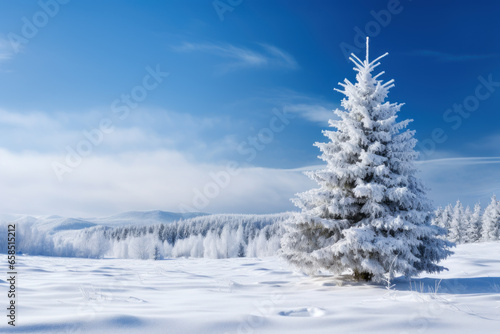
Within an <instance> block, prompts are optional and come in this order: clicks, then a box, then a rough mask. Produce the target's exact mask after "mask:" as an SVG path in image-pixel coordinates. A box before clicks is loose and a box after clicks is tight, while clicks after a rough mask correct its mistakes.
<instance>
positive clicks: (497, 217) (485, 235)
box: [481, 195, 500, 241]
mask: <svg viewBox="0 0 500 334" xmlns="http://www.w3.org/2000/svg"><path fill="white" fill-rule="evenodd" d="M482 221H483V222H482V225H483V226H482V231H481V240H482V241H494V240H497V239H498V232H499V227H500V202H499V201H498V200H497V198H496V196H495V195H493V197H492V198H491V202H490V204H489V205H488V206H487V207H486V209H484V213H483V219H482Z"/></svg>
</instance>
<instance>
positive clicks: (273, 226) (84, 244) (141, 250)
mask: <svg viewBox="0 0 500 334" xmlns="http://www.w3.org/2000/svg"><path fill="white" fill-rule="evenodd" d="M291 215H292V214H291V213H281V214H274V215H230V214H225V215H223V214H219V215H205V216H199V217H194V218H188V219H178V220H175V221H172V222H165V223H157V222H156V221H154V220H150V219H149V218H147V217H146V216H144V215H142V216H140V217H139V216H137V214H135V215H130V214H129V215H125V214H124V215H122V216H121V219H122V222H125V224H124V225H118V226H113V225H116V223H114V222H113V224H110V223H109V222H110V220H106V219H102V220H101V221H98V222H97V224H96V222H88V221H86V220H83V219H74V218H62V217H60V218H59V219H58V221H57V222H55V223H51V222H52V220H53V219H50V217H49V218H47V217H38V218H36V217H28V216H25V217H12V218H13V219H11V220H10V222H15V223H16V225H17V228H18V235H19V239H18V240H19V241H18V242H19V243H18V250H19V252H21V253H24V254H31V255H48V256H65V257H83V258H103V257H110V258H123V259H162V258H177V257H204V258H231V257H264V256H269V255H275V254H276V252H277V251H278V250H279V249H280V238H281V237H282V235H283V233H284V223H286V222H287V220H289V219H290V217H291ZM134 219H135V220H134ZM141 219H142V220H146V221H150V222H151V224H148V225H143V221H141ZM148 219H149V220H148ZM4 221H5V219H4ZM48 223H51V224H48ZM433 223H434V224H436V225H438V226H440V227H443V228H445V229H447V230H448V235H447V238H448V240H450V241H452V242H455V243H474V242H486V241H495V240H499V239H500V201H498V200H497V199H496V197H495V196H493V197H492V199H491V202H490V203H489V204H488V206H487V207H486V208H482V207H481V206H480V205H479V204H476V205H475V206H474V208H472V209H471V208H470V207H465V208H464V206H463V205H462V203H461V202H460V201H457V203H456V204H455V205H454V206H452V205H451V204H449V205H447V206H446V207H444V208H442V207H439V208H437V210H436V211H435V218H434V219H433ZM101 224H102V225H101ZM109 225H111V226H109ZM0 228H1V229H2V233H5V232H4V231H3V230H5V229H6V228H7V223H6V222H4V223H2V224H0ZM5 242H6V240H4V239H0V249H1V250H2V252H3V250H4V249H6V244H5Z"/></svg>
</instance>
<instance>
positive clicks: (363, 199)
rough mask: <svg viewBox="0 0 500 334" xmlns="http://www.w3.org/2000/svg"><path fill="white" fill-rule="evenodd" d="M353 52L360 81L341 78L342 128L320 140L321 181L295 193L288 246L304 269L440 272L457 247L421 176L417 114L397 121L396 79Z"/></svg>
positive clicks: (364, 274)
mask: <svg viewBox="0 0 500 334" xmlns="http://www.w3.org/2000/svg"><path fill="white" fill-rule="evenodd" d="M368 55H369V54H368V39H367V48H366V58H365V60H364V61H361V60H360V59H359V58H358V57H356V56H355V55H354V54H353V55H352V57H351V58H350V60H351V61H352V62H353V63H354V65H355V67H354V70H355V71H356V72H357V74H356V80H357V82H356V83H355V84H353V83H351V82H350V81H349V80H347V79H345V80H344V83H339V84H340V86H341V87H342V90H338V89H336V90H337V91H339V92H341V93H342V94H344V95H345V96H346V98H344V99H343V100H342V107H343V108H344V109H345V110H339V109H337V110H335V114H336V115H337V116H338V118H339V119H338V120H330V122H329V124H330V126H332V127H334V128H336V131H324V132H323V133H324V135H325V136H326V137H327V138H328V139H329V141H328V142H326V143H316V144H315V146H317V147H319V149H320V150H321V152H322V155H321V156H320V158H321V159H322V160H324V161H325V162H326V163H327V165H326V167H325V168H324V169H321V170H317V171H312V172H309V173H308V176H309V177H310V178H311V179H313V180H314V181H316V182H317V183H318V185H319V188H316V189H312V190H309V191H306V192H304V193H300V194H297V198H295V199H294V203H295V204H296V205H297V206H298V207H299V208H301V210H302V212H300V213H297V214H296V215H295V216H294V218H293V219H292V221H291V222H290V223H289V224H288V227H287V229H288V230H287V232H286V234H285V236H284V238H283V239H282V254H283V256H284V257H285V258H286V259H288V260H289V261H290V262H291V263H292V264H294V265H296V266H298V267H299V268H301V269H302V270H303V271H305V272H308V273H315V272H318V271H321V270H326V271H329V272H332V273H335V274H340V273H343V272H345V271H351V272H352V273H353V275H354V277H355V278H357V279H367V280H369V279H373V280H375V281H380V280H382V279H383V277H384V274H386V273H388V272H390V271H391V270H392V271H393V272H398V273H402V274H404V275H406V276H412V275H416V274H418V273H420V272H422V271H427V272H440V271H442V270H443V269H445V268H443V267H442V266H439V265H438V264H437V263H438V262H439V261H440V260H442V259H444V258H446V257H447V256H449V255H450V254H451V251H450V250H449V248H450V247H451V246H453V244H452V243H450V242H448V241H446V240H444V239H443V238H440V236H442V235H444V234H446V231H445V230H444V229H442V228H439V227H438V226H435V225H432V224H431V219H432V215H433V213H432V207H431V205H430V202H429V200H428V199H427V197H426V194H425V189H424V187H423V185H422V184H421V182H420V181H419V180H418V179H417V177H416V169H415V166H414V160H415V159H416V158H417V153H416V152H415V150H414V147H415V144H416V139H414V131H410V130H404V129H405V128H406V126H407V125H408V123H409V122H410V121H411V120H404V121H397V113H398V111H399V110H400V108H401V106H402V104H397V103H389V102H385V99H386V97H387V94H388V91H389V89H390V88H391V87H392V86H394V85H393V80H389V81H387V82H385V83H383V82H382V81H381V80H379V79H378V78H379V77H380V75H382V74H383V73H384V72H381V73H379V74H377V75H375V76H373V75H372V72H373V70H374V69H375V68H376V67H377V66H378V65H379V64H380V63H379V60H380V59H381V58H382V57H384V56H386V55H387V53H386V54H384V55H382V56H380V57H378V58H377V59H375V60H373V61H369V58H368Z"/></svg>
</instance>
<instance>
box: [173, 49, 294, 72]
mask: <svg viewBox="0 0 500 334" xmlns="http://www.w3.org/2000/svg"><path fill="white" fill-rule="evenodd" d="M261 48H262V50H258V51H256V50H251V49H248V48H245V47H239V46H234V45H231V44H221V43H219V44H215V43H187V42H185V43H183V44H182V45H180V46H176V47H174V48H173V49H174V50H176V51H179V52H205V53H209V54H213V55H216V56H219V57H221V58H225V59H228V60H229V62H228V63H226V64H224V65H223V67H222V68H223V70H224V71H229V70H233V69H239V68H247V67H264V66H276V67H284V68H289V69H297V68H298V64H297V61H296V60H295V59H294V58H293V56H292V55H290V54H289V53H287V52H285V51H283V50H281V49H279V48H278V47H276V46H273V45H267V44H261Z"/></svg>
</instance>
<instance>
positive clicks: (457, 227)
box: [448, 201, 464, 243]
mask: <svg viewBox="0 0 500 334" xmlns="http://www.w3.org/2000/svg"><path fill="white" fill-rule="evenodd" d="M463 219H464V207H463V205H462V202H460V201H457V204H455V208H454V209H453V214H452V216H451V221H450V229H449V232H448V240H450V241H451V242H456V243H461V242H462V229H463V225H464V224H463Z"/></svg>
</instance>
